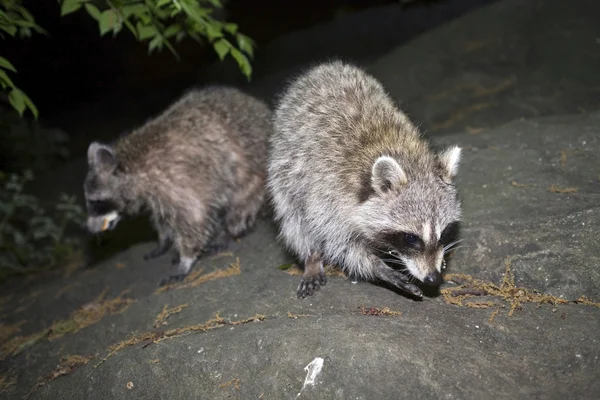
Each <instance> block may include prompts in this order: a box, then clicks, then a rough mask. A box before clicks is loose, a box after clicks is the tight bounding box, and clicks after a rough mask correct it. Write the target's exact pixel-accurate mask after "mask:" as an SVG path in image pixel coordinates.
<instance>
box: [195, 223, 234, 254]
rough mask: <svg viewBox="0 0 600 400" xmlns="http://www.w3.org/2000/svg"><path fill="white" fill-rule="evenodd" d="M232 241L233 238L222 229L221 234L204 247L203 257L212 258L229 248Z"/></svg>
mask: <svg viewBox="0 0 600 400" xmlns="http://www.w3.org/2000/svg"><path fill="white" fill-rule="evenodd" d="M230 240H231V236H230V235H229V233H228V232H227V231H226V230H225V229H221V230H220V232H219V233H217V234H216V235H215V237H214V238H213V239H211V240H210V242H208V243H207V244H206V246H204V248H203V249H202V256H211V255H213V254H216V253H219V252H221V251H223V250H225V249H226V248H227V247H228V245H229V241H230Z"/></svg>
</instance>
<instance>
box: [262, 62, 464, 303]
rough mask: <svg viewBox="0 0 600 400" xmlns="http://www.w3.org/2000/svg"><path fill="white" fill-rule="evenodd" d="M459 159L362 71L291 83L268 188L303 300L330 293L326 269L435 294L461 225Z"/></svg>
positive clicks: (344, 67)
mask: <svg viewBox="0 0 600 400" xmlns="http://www.w3.org/2000/svg"><path fill="white" fill-rule="evenodd" d="M460 152H461V150H460V148H458V147H452V148H449V149H447V150H446V151H445V152H442V153H439V154H438V153H436V152H435V151H434V150H433V149H432V148H431V147H430V146H429V144H428V143H427V142H426V141H425V139H424V138H423V137H422V136H421V134H420V133H419V131H418V129H417V128H416V127H415V126H414V125H413V124H412V123H411V122H410V121H409V119H408V118H407V116H406V115H405V114H404V113H402V111H401V110H399V109H398V107H397V106H396V105H395V104H394V102H393V101H392V99H391V98H390V97H389V96H388V95H387V93H386V92H385V90H384V88H383V87H382V85H381V84H380V83H379V82H378V81H377V80H376V79H375V78H373V77H372V76H370V75H368V74H367V73H366V72H364V71H363V70H361V69H360V68H358V67H356V66H353V65H351V64H347V63H344V62H341V61H331V62H326V63H322V64H320V65H317V66H315V67H313V68H311V69H309V70H308V71H306V72H305V73H304V74H302V75H301V76H299V77H297V78H296V79H295V80H293V81H292V82H291V83H290V85H289V86H288V88H287V90H286V91H285V92H284V93H283V94H282V96H281V97H280V98H279V99H278V101H277V105H276V109H275V112H274V133H273V136H272V137H271V139H270V156H269V163H268V173H267V187H268V190H269V192H270V195H271V197H272V199H271V200H272V204H273V208H274V216H275V220H276V221H277V222H278V223H279V225H280V238H281V239H282V240H283V241H284V242H285V244H286V245H287V247H288V248H289V249H291V250H292V251H293V252H294V253H295V254H296V255H297V256H298V258H299V259H300V261H301V262H303V263H304V267H305V272H304V276H303V278H302V281H301V282H300V285H299V287H298V296H299V297H306V296H308V295H311V294H312V293H313V292H314V291H315V290H318V289H319V287H320V286H321V285H324V284H325V283H326V278H325V274H324V271H323V263H328V264H335V265H338V266H340V267H341V268H343V269H344V270H345V271H346V272H347V273H348V274H349V275H351V276H354V277H358V278H362V279H366V280H375V279H380V280H383V281H386V282H389V283H391V284H393V285H395V286H397V287H399V288H402V289H404V290H407V291H408V292H410V293H412V294H413V295H416V296H418V297H420V296H422V290H421V289H420V288H419V287H418V286H416V285H414V284H413V282H415V281H424V283H426V284H429V285H433V286H435V285H437V284H439V282H440V280H441V272H442V269H443V266H444V265H445V262H444V261H443V256H444V254H445V252H446V251H448V250H449V249H450V248H451V247H452V245H453V244H452V243H450V242H449V239H448V238H449V237H450V236H449V233H451V232H453V228H454V227H455V225H456V224H457V223H458V221H459V219H460V215H461V207H460V202H459V199H458V196H457V193H456V190H455V188H454V186H453V185H452V179H453V178H454V176H455V175H456V172H457V166H458V162H459V159H460ZM445 229H446V231H445V232H444V230H445ZM410 234H413V235H417V236H418V237H417V239H419V240H418V241H417V243H416V244H412V245H409V244H408V243H409V242H410V241H412V240H413V239H414V238H412V237H411V236H410Z"/></svg>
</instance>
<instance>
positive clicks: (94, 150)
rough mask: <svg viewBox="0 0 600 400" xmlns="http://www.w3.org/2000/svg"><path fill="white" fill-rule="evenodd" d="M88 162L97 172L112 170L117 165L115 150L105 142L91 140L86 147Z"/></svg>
mask: <svg viewBox="0 0 600 400" xmlns="http://www.w3.org/2000/svg"><path fill="white" fill-rule="evenodd" d="M88 164H89V165H90V167H92V168H94V169H96V170H97V171H98V172H106V173H110V172H113V171H114V169H115V168H116V167H117V158H116V156H115V151H114V150H113V149H112V148H111V147H110V146H107V145H105V144H101V143H98V142H92V143H91V144H90V146H89V147H88Z"/></svg>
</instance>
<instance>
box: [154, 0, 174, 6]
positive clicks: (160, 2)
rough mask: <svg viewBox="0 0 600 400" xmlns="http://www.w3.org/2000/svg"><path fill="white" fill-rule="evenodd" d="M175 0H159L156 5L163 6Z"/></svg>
mask: <svg viewBox="0 0 600 400" xmlns="http://www.w3.org/2000/svg"><path fill="white" fill-rule="evenodd" d="M172 1H173V0H158V3H156V7H162V6H164V5H165V4H169V3H171V2H172Z"/></svg>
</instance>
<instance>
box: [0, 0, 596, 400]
mask: <svg viewBox="0 0 600 400" xmlns="http://www.w3.org/2000/svg"><path fill="white" fill-rule="evenodd" d="M579 12H582V14H581V15H580V16H578V17H576V15H577V14H578V13H579ZM594 12H595V13H596V14H595V15H599V14H598V12H600V4H598V5H597V3H595V2H591V1H590V2H586V1H579V2H563V1H560V0H555V1H537V2H521V1H516V0H509V1H502V2H499V3H497V4H494V5H492V6H490V7H489V8H487V9H482V10H479V11H476V12H474V13H473V14H471V15H467V16H465V17H463V18H461V19H460V20H459V21H456V22H455V23H451V24H449V25H448V26H445V27H442V28H440V29H438V30H437V31H435V32H432V33H430V34H426V35H424V36H423V37H421V38H419V39H417V40H415V41H413V42H412V43H410V44H408V45H406V46H404V47H402V48H399V49H398V50H396V51H394V52H392V53H391V54H388V55H387V56H385V57H384V58H382V59H381V60H379V61H377V62H376V63H375V64H374V65H373V66H372V67H371V70H372V71H373V72H374V73H376V74H377V76H378V77H380V79H382V81H384V83H385V84H386V86H387V87H388V89H389V90H390V92H391V93H392V94H393V95H394V97H395V98H397V99H398V100H402V102H403V103H404V104H405V105H406V106H407V107H408V108H409V109H410V111H411V114H412V115H413V116H415V118H417V120H420V121H422V125H423V128H424V129H425V130H426V131H428V132H429V133H432V132H433V131H434V129H432V127H433V126H435V125H436V124H439V123H440V121H442V120H444V118H447V117H448V115H453V114H455V115H462V116H463V118H462V119H460V118H459V119H455V120H453V121H454V122H453V123H448V124H446V125H444V127H443V128H441V129H439V130H438V132H439V133H440V134H437V135H432V138H433V141H434V143H435V144H436V145H437V146H445V145H448V144H451V143H458V144H459V145H461V146H463V148H464V157H463V160H462V162H461V165H460V172H459V177H458V180H457V185H458V187H459V192H460V194H461V197H462V198H463V202H464V206H463V207H464V222H463V226H462V236H463V238H464V241H463V242H462V243H461V245H462V246H463V247H462V248H460V249H458V250H457V251H456V253H455V255H454V257H453V258H452V260H451V263H450V266H449V270H448V273H449V274H453V275H448V276H447V278H448V282H446V283H445V284H444V285H443V291H444V295H443V296H439V295H437V294H435V293H434V294H432V295H431V296H428V297H425V298H424V300H423V301H413V300H410V299H408V298H406V297H404V296H402V295H401V294H399V293H397V292H395V291H392V290H389V289H387V288H383V287H380V286H376V285H373V284H369V283H364V282H358V283H354V282H351V281H350V280H348V279H346V278H344V277H341V276H338V275H332V276H330V277H329V282H328V284H327V286H325V287H324V288H323V289H322V290H321V291H319V292H317V293H316V294H315V295H314V296H313V297H311V298H308V299H305V300H304V301H301V300H298V299H297V298H296V296H295V289H296V287H297V284H298V282H299V279H300V278H299V276H296V275H293V273H294V271H296V270H295V269H288V270H285V271H283V270H281V269H279V268H278V267H279V266H281V265H283V264H288V263H291V262H292V258H291V256H290V255H289V254H288V253H286V251H285V250H284V249H283V247H282V246H281V245H280V244H279V243H277V240H276V228H275V226H274V225H273V224H272V222H270V221H269V220H268V219H265V220H263V221H261V223H260V224H259V226H258V227H257V229H256V230H255V231H254V232H253V233H251V234H250V235H248V236H247V237H245V238H243V239H242V240H240V241H239V242H235V243H232V245H231V247H230V248H229V249H228V250H227V253H223V254H220V255H217V256H214V257H207V258H204V259H202V260H200V261H199V263H198V264H197V265H196V267H195V268H194V270H193V273H194V274H195V275H194V276H191V277H190V278H189V280H188V281H187V282H185V283H184V284H182V285H179V286H176V287H172V288H170V290H166V291H159V290H157V286H156V284H157V282H158V280H159V278H160V277H161V276H162V274H163V273H164V271H165V268H168V267H169V261H170V256H169V255H165V256H164V257H162V258H159V259H157V260H153V261H150V262H144V261H143V260H142V255H143V254H144V253H145V252H147V251H148V250H150V249H151V248H152V247H153V246H154V243H153V242H152V241H153V237H154V234H153V233H152V232H150V231H148V230H147V229H148V227H147V224H146V223H144V222H140V221H123V222H122V223H121V224H122V225H121V226H120V227H119V229H118V230H117V231H115V232H113V234H114V235H110V237H109V238H108V239H109V245H112V246H113V248H111V249H110V250H111V251H106V248H104V247H100V248H98V249H96V251H102V252H105V254H106V255H105V257H107V258H105V259H104V260H103V261H100V262H97V263H96V264H95V265H93V266H91V267H89V268H86V269H80V270H76V271H74V272H72V273H71V274H66V273H65V274H64V275H65V276H59V277H54V278H49V279H45V280H44V281H39V280H37V281H36V280H33V281H31V282H28V281H23V280H20V281H12V282H9V283H8V284H5V285H3V286H2V287H1V288H0V291H1V293H2V295H1V296H0V321H1V323H2V325H0V328H1V329H0V343H3V344H0V349H1V350H0V359H1V360H0V396H2V398H7V399H20V398H23V396H25V395H27V394H28V393H30V391H31V390H32V389H33V388H35V390H34V391H33V392H31V398H33V399H35V398H38V399H53V398H74V399H80V398H86V399H106V398H115V399H121V398H131V397H140V398H150V399H160V398H165V399H187V398H203V399H204V398H206V399H226V398H239V399H260V398H262V399H292V398H307V399H308V398H310V399H373V398H377V399H397V398H417V399H429V398H459V399H480V398H499V399H504V398H506V399H515V398H527V399H529V398H535V399H538V398H543V399H563V398H577V399H596V398H599V397H600V381H599V380H598V375H599V373H600V338H599V337H598V334H597V333H598V331H599V330H600V304H598V303H596V305H594V304H586V303H591V302H593V301H596V302H599V301H600V283H599V282H600V239H598V228H597V227H598V225H599V223H600V176H599V175H598V174H599V173H600V158H599V156H600V151H599V149H600V143H599V138H600V112H599V111H592V109H593V108H594V107H593V105H594V104H599V103H600V99H598V97H595V98H594V97H593V96H592V94H591V93H592V92H590V91H589V90H587V89H590V90H591V89H593V87H594V85H595V84H597V83H595V82H597V81H596V80H597V79H598V75H597V73H596V72H595V71H597V70H599V69H598V68H596V69H595V70H594V69H593V67H594V66H596V65H597V64H594V63H597V62H598V54H599V52H600V51H599V50H598V49H599V48H600V45H599V44H597V43H596V42H595V40H596V38H598V37H600V35H598V33H597V27H595V26H590V22H591V20H592V19H593V17H592V16H593V15H594V14H593V13H594ZM559 16H560V17H561V18H558V17H559ZM551 21H552V22H551ZM509 22H510V23H509ZM536 23H539V24H540V25H539V26H536V25H535V24H536ZM527 26H529V28H527V29H525V27H527ZM550 28H552V29H550ZM509 29H510V32H508V31H509ZM542 29H548V30H547V31H546V32H547V34H542V33H541V32H543V30H542ZM594 29H596V30H594ZM469 32H470V33H469ZM560 32H563V35H564V36H560V34H559V33H560ZM565 32H566V33H565ZM484 33H486V34H485V35H484ZM504 34H507V35H510V37H511V38H512V39H511V40H510V41H507V40H508V39H506V40H505V39H503V38H504V37H505V36H503V35H504ZM528 35H529V36H528ZM532 35H533V36H536V35H537V36H538V37H540V40H542V39H544V40H546V41H547V42H544V43H547V46H550V44H551V43H552V45H553V46H555V47H554V50H553V49H552V48H548V49H545V50H544V51H546V53H544V51H542V48H541V47H540V46H539V45H535V43H538V42H532V40H533V39H532V37H533V36H532ZM490 37H492V38H495V39H498V40H499V42H498V43H502V44H505V45H506V46H507V47H506V49H510V50H511V51H512V52H513V53H510V54H512V55H507V56H506V60H509V59H510V60H511V61H510V62H508V61H507V62H506V63H505V64H502V65H503V67H502V68H503V69H502V71H500V72H498V71H499V70H498V68H500V67H499V66H498V65H499V59H498V58H495V57H498V54H504V53H503V51H494V50H493V49H491V48H490V49H489V50H485V49H481V50H478V51H489V53H486V54H480V55H478V56H477V58H475V56H472V57H473V58H472V59H471V61H469V60H468V59H465V58H464V57H463V54H464V53H462V52H461V51H460V49H461V47H460V46H458V43H462V41H463V40H466V39H468V38H469V39H472V40H479V39H481V40H484V41H485V40H486V39H489V38H490ZM519 37H520V38H519ZM561 37H563V39H562V40H558V39H559V38H561ZM586 41H592V43H593V44H594V46H596V47H594V46H592V45H587V44H585V43H588V42H586ZM532 43H534V44H532ZM442 44H443V46H442ZM427 46H429V47H427ZM527 49H529V50H527ZM531 49H536V51H537V52H536V53H532V54H530V55H529V56H523V58H518V57H516V56H515V54H522V55H523V54H526V53H528V52H530V51H531ZM506 51H508V50H506ZM594 51H595V52H594ZM552 52H554V53H555V54H557V55H556V56H554V58H550V55H551V54H554V53H552ZM436 54H437V56H435V55H436ZM543 54H546V56H543ZM409 55H410V57H409ZM559 55H560V56H559ZM434 56H435V57H441V58H438V60H440V59H441V60H446V61H444V62H443V63H440V62H435V61H434V60H433V59H432V57H434ZM544 57H546V58H544ZM524 59H527V60H529V61H528V62H527V63H524V64H523V63H521V61H522V60H524ZM519 60H521V61H519ZM574 62H576V65H573V66H572V67H570V68H572V69H570V70H567V69H563V71H564V82H563V83H564V85H563V86H561V88H562V89H561V90H563V91H562V92H560V93H561V95H560V96H559V95H557V96H554V97H551V98H546V97H545V96H546V95H547V94H548V93H551V92H552V90H554V88H553V84H554V83H556V79H555V78H556V76H557V75H556V74H557V73H558V72H557V71H560V70H561V68H564V64H567V63H574ZM563 63H564V64H563ZM416 66H420V67H418V68H417V67H416ZM426 67H428V68H426ZM411 68H414V71H418V72H419V74H420V75H419V76H421V77H420V78H419V79H418V80H412V81H411V80H410V79H409V78H408V76H410V75H407V74H406V73H405V72H406V71H408V69H411ZM536 68H537V69H536ZM553 68H554V69H553ZM594 68H595V67H594ZM427 71H429V72H427ZM427 73H429V74H430V77H431V78H430V79H426V78H425V77H426V76H427V75H426V74H427ZM421 74H422V75H421ZM510 76H515V77H516V80H514V82H513V83H512V84H511V86H507V87H506V88H505V89H503V90H497V91H496V92H495V93H492V94H490V93H489V90H487V91H486V90H483V89H481V88H480V89H477V87H480V86H477V85H482V87H487V88H488V89H489V87H490V86H494V85H499V84H501V83H502V82H503V79H506V78H507V77H510ZM465 83H467V84H472V85H474V86H471V89H467V90H466V91H464V92H462V91H460V90H459V91H457V92H452V93H449V94H448V95H446V96H441V97H439V98H436V99H433V100H432V99H431V98H429V97H428V96H430V95H432V94H435V93H442V92H445V91H447V90H449V89H450V88H455V87H462V86H461V85H464V84H465ZM265 87H268V86H265ZM265 87H263V89H261V87H258V86H257V87H256V88H255V90H256V91H257V92H261V90H264V91H263V93H264V94H265V96H266V95H267V91H268V90H267V89H265ZM569 88H570V89H569ZM269 90H270V89H269ZM482 91H483V92H486V94H485V95H482V96H483V97H485V99H482V98H480V97H477V96H475V97H472V96H474V95H475V93H482ZM486 96H491V97H493V100H494V101H495V102H497V104H499V105H497V106H494V107H489V108H481V109H480V112H472V113H465V112H462V114H461V111H460V110H463V109H464V108H465V107H468V106H469V104H473V103H476V102H479V101H484V100H485V101H491V100H489V99H487V97H486ZM428 98H429V99H430V100H427V99H428ZM517 103H518V104H522V105H526V106H523V107H520V106H515V104H517ZM577 105H583V106H584V107H583V108H584V109H585V112H584V111H583V110H581V109H579V108H578V107H577ZM595 108H596V109H597V108H598V107H597V106H596V107H595ZM534 109H535V110H536V111H535V112H534V111H533V110H534ZM482 113H483V114H482ZM538 114H539V115H538ZM522 117H526V118H522ZM478 128H485V129H484V130H480V129H478ZM441 133H444V134H443V135H441ZM80 163H81V165H85V164H84V163H83V161H80ZM81 165H79V166H78V167H73V166H72V167H71V168H72V169H71V171H70V173H68V174H64V175H62V176H60V179H61V180H63V181H64V182H66V183H63V185H65V186H67V187H68V186H69V185H70V186H71V187H72V188H73V189H72V190H73V191H75V192H77V193H80V190H81V189H80V188H81V186H80V181H78V180H79V179H80V177H79V176H78V175H79V174H82V173H84V171H82V168H81ZM47 182H48V184H49V185H50V186H51V187H53V188H57V187H59V186H60V184H59V182H58V181H51V180H50V178H49V180H48V181H47ZM507 266H508V268H507ZM465 275H466V276H465ZM472 279H478V280H480V281H481V282H478V281H471V280H472ZM451 281H454V282H458V283H462V284H463V286H457V284H456V283H452V282H451ZM456 290H461V291H462V292H460V293H462V296H456V295H452V294H453V293H454V294H456V293H457V292H456ZM23 293H26V294H23ZM486 293H487V295H486V296H471V295H472V294H478V295H484V294H486ZM469 294H471V295H469ZM582 295H585V296H586V297H585V298H581V296H582ZM586 299H587V300H586ZM589 299H591V300H589ZM576 300H579V301H576ZM544 302H550V304H547V303H544ZM541 303H543V304H541ZM552 303H556V304H552ZM561 303H564V304H561ZM11 328H12V329H11ZM19 330H20V332H19ZM18 335H23V336H26V337H27V339H26V340H22V339H19V338H18ZM28 335H31V336H28ZM19 346H20V347H19ZM9 350H11V351H15V350H22V351H21V352H20V354H18V355H16V356H14V357H13V356H11V355H10V354H8V351H9ZM105 358H106V359H105ZM104 359H105V360H104ZM59 364H60V365H59ZM309 365H310V367H308V366H309ZM319 367H320V368H319ZM40 383H45V384H43V385H40ZM3 388H4V389H3Z"/></svg>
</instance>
